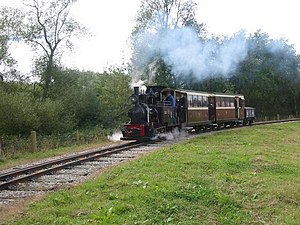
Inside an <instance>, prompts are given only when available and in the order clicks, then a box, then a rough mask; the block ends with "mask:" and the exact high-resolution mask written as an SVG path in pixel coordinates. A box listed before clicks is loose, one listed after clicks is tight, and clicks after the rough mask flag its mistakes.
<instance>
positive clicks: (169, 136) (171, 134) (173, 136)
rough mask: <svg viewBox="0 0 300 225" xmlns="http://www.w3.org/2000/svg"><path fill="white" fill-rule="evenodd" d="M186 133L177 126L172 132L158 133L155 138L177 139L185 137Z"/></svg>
mask: <svg viewBox="0 0 300 225" xmlns="http://www.w3.org/2000/svg"><path fill="white" fill-rule="evenodd" d="M187 136H188V133H187V132H186V131H185V130H179V129H178V128H177V127H176V128H175V129H173V130H172V132H168V133H161V134H158V135H157V136H156V137H155V138H154V140H155V139H159V138H165V139H166V140H177V139H180V138H184V137H187Z"/></svg>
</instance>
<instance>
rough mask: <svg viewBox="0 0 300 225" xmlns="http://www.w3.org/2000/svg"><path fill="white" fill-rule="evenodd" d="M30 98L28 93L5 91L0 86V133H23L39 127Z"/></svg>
mask: <svg viewBox="0 0 300 225" xmlns="http://www.w3.org/2000/svg"><path fill="white" fill-rule="evenodd" d="M32 100H33V99H32V96H31V95H30V94H29V93H26V92H14V93H5V92H4V91H3V90H1V88H0V135H1V134H20V135H24V134H26V133H28V132H30V131H31V130H32V129H36V128H38V127H39V119H38V116H37V114H36V112H35V110H34V103H33V101H32Z"/></svg>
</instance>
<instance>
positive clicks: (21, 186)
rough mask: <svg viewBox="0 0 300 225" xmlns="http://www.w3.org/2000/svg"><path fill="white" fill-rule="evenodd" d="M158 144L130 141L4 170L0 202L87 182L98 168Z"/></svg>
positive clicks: (10, 202)
mask: <svg viewBox="0 0 300 225" xmlns="http://www.w3.org/2000/svg"><path fill="white" fill-rule="evenodd" d="M158 145H159V146H158ZM157 147H161V144H158V142H154V141H152V142H147V143H139V142H130V143H126V144H121V145H117V146H113V147H107V148H101V149H94V150H90V151H86V152H82V153H79V154H73V155H69V156H62V157H59V158H56V159H53V160H47V161H45V162H37V163H34V164H31V165H25V166H21V167H19V168H12V169H9V170H5V171H0V206H3V205H10V204H13V203H18V202H20V201H21V200H23V199H26V198H30V197H33V196H37V195H40V194H44V193H46V192H49V191H52V190H56V189H59V188H61V187H67V186H70V185H73V184H75V183H80V182H83V181H84V180H86V179H88V178H89V177H90V176H92V175H93V174H94V173H95V172H97V171H101V170H103V169H105V168H107V167H109V166H112V165H116V164H118V163H120V162H123V161H126V160H130V159H132V158H135V157H136V156H138V155H140V154H143V153H146V152H149V151H151V150H153V149H155V148H157Z"/></svg>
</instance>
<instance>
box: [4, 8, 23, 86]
mask: <svg viewBox="0 0 300 225" xmlns="http://www.w3.org/2000/svg"><path fill="white" fill-rule="evenodd" d="M22 19H23V15H22V13H20V11H19V10H17V9H13V8H9V7H2V8H1V9H0V70H1V71H0V76H1V80H3V79H4V78H6V79H13V78H16V75H17V73H16V69H15V65H16V63H17V62H16V60H14V59H13V58H12V56H11V54H10V51H9V48H10V46H11V45H12V43H13V41H16V40H18V33H19V32H20V29H21V21H22Z"/></svg>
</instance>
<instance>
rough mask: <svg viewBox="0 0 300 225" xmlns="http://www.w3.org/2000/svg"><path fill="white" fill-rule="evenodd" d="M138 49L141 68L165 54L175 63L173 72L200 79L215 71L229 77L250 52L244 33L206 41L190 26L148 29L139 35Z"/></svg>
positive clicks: (138, 66)
mask: <svg viewBox="0 0 300 225" xmlns="http://www.w3.org/2000/svg"><path fill="white" fill-rule="evenodd" d="M135 49H136V50H137V55H138V57H137V60H136V62H134V63H136V64H137V65H136V67H137V68H144V66H145V65H146V64H148V63H149V62H154V61H155V58H156V57H161V58H162V59H163V60H164V62H165V63H166V64H167V65H169V66H171V68H172V73H173V74H175V75H179V76H189V75H194V76H195V77H197V78H198V79H203V78H205V77H208V76H210V75H212V74H217V75H225V76H226V75H228V74H229V73H232V72H234V71H235V69H236V67H237V65H238V63H239V62H241V61H242V60H243V59H245V57H246V56H247V52H248V50H247V49H248V47H247V38H246V34H245V33H244V32H240V33H237V34H235V35H234V36H232V37H230V38H227V39H223V40H216V39H209V40H205V41H204V40H202V39H200V38H199V36H198V34H197V33H196V32H195V31H194V30H193V29H192V28H190V27H184V28H176V29H169V30H163V31H160V32H158V31H156V32H153V30H149V29H147V30H144V31H143V32H141V33H139V34H138V35H137V36H136V42H135ZM150 65H151V64H150ZM149 70H150V68H149ZM151 70H153V68H152V69H151ZM154 71H155V70H154Z"/></svg>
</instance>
